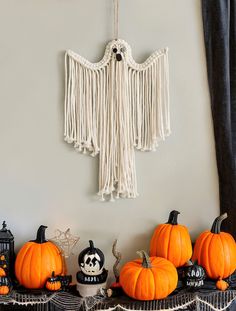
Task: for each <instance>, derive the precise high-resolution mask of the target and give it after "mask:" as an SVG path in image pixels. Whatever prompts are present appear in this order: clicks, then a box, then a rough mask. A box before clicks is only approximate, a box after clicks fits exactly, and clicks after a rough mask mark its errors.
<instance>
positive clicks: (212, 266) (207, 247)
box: [193, 213, 236, 280]
mask: <svg viewBox="0 0 236 311" xmlns="http://www.w3.org/2000/svg"><path fill="white" fill-rule="evenodd" d="M226 218H227V213H225V214H223V215H221V216H219V217H217V218H216V219H215V221H214V222H213V225H212V228H211V231H209V230H207V231H204V232H202V233H201V234H200V236H199V237H198V238H197V240H196V244H195V246H194V252H193V260H197V261H198V264H199V265H201V266H203V268H204V269H205V270H206V273H207V275H208V276H209V277H210V278H211V279H215V280H217V279H225V278H227V277H228V276H230V275H231V274H232V273H233V272H234V271H235V269H236V244H235V241H234V238H233V237H232V235H231V234H229V233H226V232H221V231H220V228H221V223H222V221H223V220H224V219H226Z"/></svg>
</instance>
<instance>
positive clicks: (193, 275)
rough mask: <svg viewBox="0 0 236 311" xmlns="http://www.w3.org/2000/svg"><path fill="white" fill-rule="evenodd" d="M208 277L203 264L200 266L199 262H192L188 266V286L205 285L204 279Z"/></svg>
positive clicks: (186, 272) (186, 278)
mask: <svg viewBox="0 0 236 311" xmlns="http://www.w3.org/2000/svg"><path fill="white" fill-rule="evenodd" d="M205 277H206V272H205V270H204V269H203V267H202V266H199V265H198V264H197V262H195V263H192V262H190V265H189V266H188V267H186V270H185V280H186V285H187V287H190V288H198V287H201V286H203V285H204V279H205Z"/></svg>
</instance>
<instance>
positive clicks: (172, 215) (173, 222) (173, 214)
mask: <svg viewBox="0 0 236 311" xmlns="http://www.w3.org/2000/svg"><path fill="white" fill-rule="evenodd" d="M179 214H180V212H178V211H175V210H173V211H171V212H170V215H169V219H168V221H167V224H170V225H178V222H177V218H178V215H179Z"/></svg>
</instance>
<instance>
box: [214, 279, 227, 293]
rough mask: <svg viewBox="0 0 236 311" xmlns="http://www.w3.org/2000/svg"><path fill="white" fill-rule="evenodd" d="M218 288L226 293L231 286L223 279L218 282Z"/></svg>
mask: <svg viewBox="0 0 236 311" xmlns="http://www.w3.org/2000/svg"><path fill="white" fill-rule="evenodd" d="M216 287H217V288H218V289H219V290H223V291H225V290H226V289H227V288H228V287H229V284H228V283H227V282H226V281H224V280H222V279H221V278H220V279H219V280H218V281H217V282H216Z"/></svg>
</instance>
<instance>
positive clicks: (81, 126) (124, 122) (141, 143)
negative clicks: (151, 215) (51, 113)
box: [64, 39, 170, 200]
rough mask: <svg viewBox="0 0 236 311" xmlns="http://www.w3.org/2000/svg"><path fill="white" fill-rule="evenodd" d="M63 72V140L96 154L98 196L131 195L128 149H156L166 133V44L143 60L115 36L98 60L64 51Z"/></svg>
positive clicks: (131, 156) (133, 189)
mask: <svg viewBox="0 0 236 311" xmlns="http://www.w3.org/2000/svg"><path fill="white" fill-rule="evenodd" d="M114 48H116V49H117V51H118V52H117V53H120V54H121V55H122V61H117V60H116V54H115V53H114V52H113V49H114ZM65 74H66V81H65V88H66V90H65V132H64V137H65V140H66V141H67V142H68V143H73V144H74V147H75V148H76V149H77V150H78V151H83V152H84V153H86V152H87V151H88V152H89V153H90V154H91V155H92V156H96V155H97V154H99V192H98V194H99V195H100V196H101V199H102V200H104V199H105V196H106V195H109V196H110V199H111V200H113V199H114V197H115V198H119V197H122V198H135V197H137V195H138V192H137V181H136V170H135V154H134V148H135V147H136V148H137V149H139V150H141V151H150V150H156V147H157V146H158V141H159V140H164V139H165V137H166V136H168V135H169V134H170V118H169V91H168V88H169V77H168V49H163V50H159V51H156V52H155V53H153V54H152V55H151V56H150V57H149V58H148V59H147V60H146V61H145V62H144V63H143V64H137V63H136V62H135V61H134V60H133V58H132V54H131V49H130V46H129V45H128V44H127V43H126V42H125V41H123V40H120V39H119V40H113V41H111V42H110V43H108V45H107V47H106V50H105V55H104V57H103V59H102V60H101V61H100V62H98V63H90V62H89V61H87V60H86V59H84V58H83V57H81V56H79V55H77V54H76V53H74V52H72V51H67V52H66V55H65Z"/></svg>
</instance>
